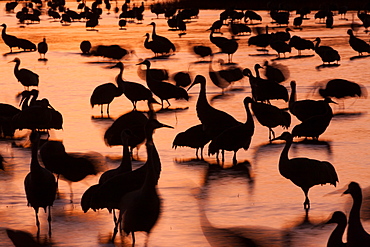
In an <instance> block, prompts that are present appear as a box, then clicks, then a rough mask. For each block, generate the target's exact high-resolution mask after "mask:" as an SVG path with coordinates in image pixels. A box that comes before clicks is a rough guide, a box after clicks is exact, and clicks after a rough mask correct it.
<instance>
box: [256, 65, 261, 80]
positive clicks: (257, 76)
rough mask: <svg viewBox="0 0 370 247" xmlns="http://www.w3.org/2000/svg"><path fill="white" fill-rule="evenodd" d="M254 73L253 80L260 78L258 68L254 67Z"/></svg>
mask: <svg viewBox="0 0 370 247" xmlns="http://www.w3.org/2000/svg"><path fill="white" fill-rule="evenodd" d="M254 71H255V72H256V76H255V78H261V76H260V72H259V67H257V66H254Z"/></svg>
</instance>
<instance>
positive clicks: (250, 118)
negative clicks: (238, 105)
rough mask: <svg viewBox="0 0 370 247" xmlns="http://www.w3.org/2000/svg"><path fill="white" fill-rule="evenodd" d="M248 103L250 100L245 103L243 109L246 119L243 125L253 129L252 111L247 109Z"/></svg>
mask: <svg viewBox="0 0 370 247" xmlns="http://www.w3.org/2000/svg"><path fill="white" fill-rule="evenodd" d="M249 103H250V102H248V103H247V104H245V111H246V112H247V121H246V122H245V125H246V126H247V127H248V128H250V129H254V121H253V116H252V113H251V111H250V109H249Z"/></svg>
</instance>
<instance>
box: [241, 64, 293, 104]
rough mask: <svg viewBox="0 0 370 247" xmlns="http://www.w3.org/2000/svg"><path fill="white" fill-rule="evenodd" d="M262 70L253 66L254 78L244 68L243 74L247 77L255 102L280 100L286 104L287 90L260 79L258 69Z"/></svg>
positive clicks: (274, 83)
mask: <svg viewBox="0 0 370 247" xmlns="http://www.w3.org/2000/svg"><path fill="white" fill-rule="evenodd" d="M260 68H262V67H261V65H259V64H255V65H254V70H255V72H256V76H255V77H254V76H253V75H252V72H251V70H250V69H248V68H245V69H244V70H243V74H244V75H245V76H247V77H249V84H250V85H251V89H252V97H253V99H254V100H255V101H261V102H268V103H269V102H270V100H272V99H282V100H284V101H285V102H288V98H289V96H288V90H287V89H286V88H285V87H284V86H283V85H280V84H278V83H276V82H275V81H271V80H266V79H262V78H261V77H260V74H259V69H260Z"/></svg>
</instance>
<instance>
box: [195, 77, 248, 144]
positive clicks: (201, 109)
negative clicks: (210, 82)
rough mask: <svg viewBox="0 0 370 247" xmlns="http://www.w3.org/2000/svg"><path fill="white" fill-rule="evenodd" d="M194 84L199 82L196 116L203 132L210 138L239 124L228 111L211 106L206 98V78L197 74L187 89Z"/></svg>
mask: <svg viewBox="0 0 370 247" xmlns="http://www.w3.org/2000/svg"><path fill="white" fill-rule="evenodd" d="M196 84H200V92H199V96H198V100H197V104H196V110H197V116H198V118H199V120H200V122H201V123H202V125H203V130H204V132H205V133H206V134H207V135H208V136H209V137H210V138H211V139H213V138H215V137H216V136H218V135H219V134H221V133H222V132H223V131H224V130H226V129H228V128H231V127H234V126H237V125H241V124H242V123H240V122H239V121H237V120H236V119H235V118H234V117H232V116H231V115H229V114H228V113H226V112H224V111H221V110H218V109H216V108H214V107H212V106H211V105H210V104H209V103H208V100H207V94H206V78H205V77H204V76H202V75H197V76H196V77H195V79H194V82H193V83H192V84H191V85H190V87H189V88H188V91H189V90H190V89H191V88H192V87H193V86H194V85H196Z"/></svg>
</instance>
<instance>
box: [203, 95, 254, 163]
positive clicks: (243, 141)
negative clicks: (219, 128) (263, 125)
mask: <svg viewBox="0 0 370 247" xmlns="http://www.w3.org/2000/svg"><path fill="white" fill-rule="evenodd" d="M252 101H253V100H252V98H250V97H245V98H244V101H243V104H244V107H245V110H246V112H247V120H246V122H245V123H244V124H241V125H237V126H234V127H230V128H228V129H226V130H224V131H223V132H222V133H221V134H219V135H218V136H216V137H215V138H213V139H212V141H211V143H210V144H209V147H208V154H209V155H210V154H212V155H213V154H216V155H217V161H219V159H218V154H219V151H220V150H221V155H222V165H223V164H224V151H225V150H226V151H233V152H234V156H233V165H234V166H235V165H237V163H238V161H237V159H236V153H237V152H238V150H239V149H240V148H243V149H244V150H248V148H249V146H250V144H251V141H252V136H253V134H254V121H253V116H252V114H251V111H250V109H249V104H250V103H252Z"/></svg>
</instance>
